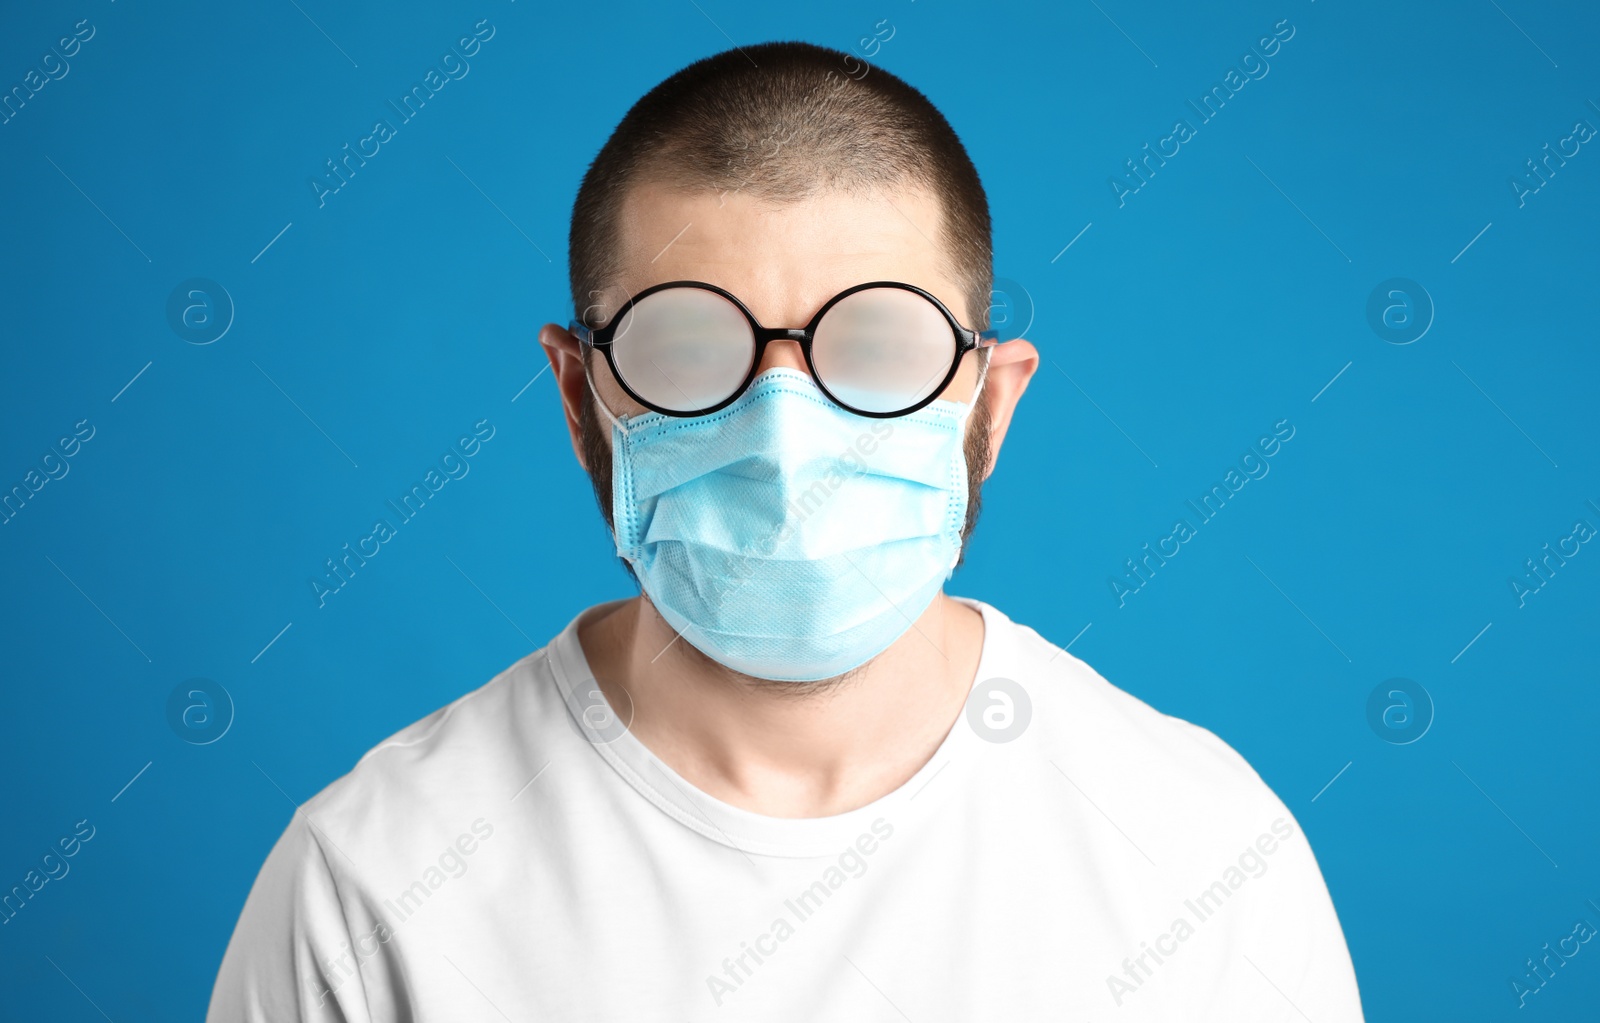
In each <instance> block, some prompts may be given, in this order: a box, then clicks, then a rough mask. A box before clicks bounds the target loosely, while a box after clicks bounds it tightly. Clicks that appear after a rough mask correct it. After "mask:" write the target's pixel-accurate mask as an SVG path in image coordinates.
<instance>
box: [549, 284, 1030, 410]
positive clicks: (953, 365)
mask: <svg viewBox="0 0 1600 1023" xmlns="http://www.w3.org/2000/svg"><path fill="white" fill-rule="evenodd" d="M668 288H699V289H701V290H704V291H710V292H714V293H715V294H718V295H721V296H722V297H723V298H725V299H727V300H728V301H729V302H731V303H733V306H734V308H736V309H738V310H739V311H740V312H741V313H743V314H744V318H745V319H746V320H747V321H749V323H750V331H751V334H752V335H753V336H754V338H755V354H754V356H753V357H752V358H751V360H750V371H749V372H748V373H746V374H745V378H744V380H743V381H742V382H741V383H740V384H739V386H738V387H736V388H735V389H734V391H733V393H732V394H731V395H729V396H728V397H727V398H724V399H723V400H722V401H720V402H718V403H717V404H715V405H711V406H708V407H706V408H702V409H693V410H690V411H683V410H679V409H669V408H663V407H662V406H660V405H657V404H655V403H654V402H652V401H649V400H647V399H645V398H644V397H643V396H642V395H640V394H638V393H637V392H635V391H634V389H633V388H632V387H630V386H629V385H628V382H627V380H626V379H624V378H623V375H622V371H621V370H619V369H618V368H617V360H616V356H615V354H613V351H612V342H613V341H614V340H615V335H616V329H617V325H618V324H620V323H621V322H622V319H623V317H624V316H625V315H626V314H627V312H628V310H629V309H631V308H633V307H634V306H635V305H636V304H638V303H639V302H640V301H642V300H643V299H645V298H648V297H649V296H651V295H653V294H655V293H656V292H658V291H665V290H666V289H668ZM869 288H899V289H900V290H902V291H910V292H913V293H915V294H917V295H920V296H922V297H923V298H924V299H926V300H927V301H928V302H930V303H932V304H933V307H934V308H935V309H937V310H939V313H940V314H941V315H942V316H943V317H944V318H945V322H946V323H948V324H949V325H950V331H951V333H952V334H953V335H954V337H955V342H956V345H955V353H954V355H952V356H951V359H950V369H949V371H948V372H946V373H945V375H944V379H943V380H942V381H940V382H939V385H938V386H937V387H935V388H934V389H933V390H932V391H930V392H928V396H927V397H925V398H923V399H922V400H921V401H919V402H917V403H916V404H915V405H910V406H908V407H906V408H903V409H900V410H898V411H894V412H868V411H866V410H865V409H858V408H856V407H854V406H853V405H851V404H850V403H849V402H846V401H841V400H840V399H839V397H838V395H836V394H834V393H833V392H832V391H830V390H828V385H827V384H825V383H823V381H822V377H821V376H819V375H818V374H817V367H816V365H815V364H814V363H813V362H812V361H811V344H812V340H813V338H814V337H815V336H816V330H817V327H818V326H819V325H820V324H821V323H822V318H823V317H824V316H826V315H828V310H830V309H832V308H833V307H834V306H835V305H837V304H838V303H839V302H841V301H843V300H844V299H846V298H849V297H850V296H851V295H854V294H855V293H856V292H858V291H866V290H867V289H869ZM567 330H568V331H569V332H570V333H572V335H573V336H575V337H576V338H577V339H578V340H579V341H580V342H581V343H583V344H585V345H588V346H590V347H591V348H597V349H599V350H600V351H602V352H604V353H605V357H606V364H607V365H608V366H610V367H611V375H612V376H613V377H615V378H616V381H617V383H619V384H621V385H622V389H623V390H624V391H626V392H627V393H628V397H630V398H632V399H633V400H634V401H636V402H638V403H639V404H641V405H643V406H644V407H645V408H648V409H650V410H651V411H653V412H659V413H661V414H662V415H665V416H674V417H677V418H681V419H687V418H691V417H693V416H706V415H710V414H711V413H713V412H719V411H721V410H722V409H725V408H727V407H728V406H729V405H732V404H733V403H734V402H736V401H738V400H739V398H740V396H741V395H743V394H744V392H745V391H747V390H749V388H750V384H751V382H752V381H753V380H755V378H756V377H757V376H758V375H759V374H758V371H759V370H760V368H761V358H762V356H763V355H764V354H765V353H766V350H767V345H768V343H770V342H772V341H796V342H799V344H800V352H801V354H802V355H804V356H805V360H806V368H807V369H808V370H810V372H811V379H812V380H813V381H814V382H815V383H816V385H817V388H818V390H820V391H822V393H823V394H825V395H827V397H828V400H829V401H831V402H833V403H834V404H835V405H838V406H839V407H840V408H842V409H845V410H846V411H848V412H853V413H855V414H856V415H858V416H866V417H867V418H869V419H896V418H899V417H900V416H908V415H910V414H911V413H913V412H916V411H917V410H918V409H921V408H923V407H925V406H927V405H929V404H931V403H932V402H933V401H934V400H935V399H937V398H938V397H939V395H940V394H941V393H943V391H944V389H945V388H946V387H949V386H950V381H952V380H954V379H955V376H956V373H957V371H959V370H960V368H961V359H962V357H963V356H965V355H966V354H967V353H968V352H971V351H975V350H977V349H980V348H991V347H993V346H994V345H997V344H999V343H1000V334H999V331H995V330H968V329H967V328H965V327H963V326H962V325H961V324H960V323H959V322H957V321H956V318H955V315H954V314H953V313H951V312H950V310H949V309H948V308H946V306H945V304H944V303H943V302H941V301H939V300H938V299H937V298H935V297H934V296H933V295H932V294H931V293H929V292H928V291H925V290H924V289H922V288H919V287H917V286H916V285H914V284H906V283H903V282H901V281H868V282H867V283H865V284H857V285H855V286H853V287H850V288H846V289H845V290H843V291H841V292H839V293H838V294H837V295H835V296H833V297H832V298H830V299H828V301H827V302H825V303H823V306H822V308H821V309H818V310H817V314H816V315H815V316H813V317H812V318H811V322H810V323H808V324H806V325H805V326H804V327H799V328H785V327H766V326H762V324H761V322H760V321H759V320H757V319H756V318H755V314H754V313H752V312H750V310H749V309H748V308H746V307H745V304H744V303H743V302H741V301H739V299H738V297H737V296H735V295H734V294H733V293H731V292H729V291H727V290H725V289H723V288H719V287H717V286H716V285H715V284H707V283H706V282H704V281H667V282H665V283H663V284H655V285H652V286H650V287H648V288H646V289H644V290H643V291H641V292H639V293H638V294H637V295H634V296H633V297H631V298H629V299H628V301H626V302H624V303H623V305H622V308H620V309H618V310H617V313H616V315H615V316H613V317H611V320H610V322H609V323H607V324H606V325H605V326H604V327H589V326H587V325H586V324H584V323H582V322H580V321H579V320H576V319H574V320H572V321H571V322H570V323H569V324H568V325H567Z"/></svg>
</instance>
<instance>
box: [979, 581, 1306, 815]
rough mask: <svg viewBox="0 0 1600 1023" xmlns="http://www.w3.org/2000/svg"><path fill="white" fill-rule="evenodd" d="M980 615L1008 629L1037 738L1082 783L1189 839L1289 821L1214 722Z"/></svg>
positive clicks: (1002, 620) (1011, 661) (1024, 630)
mask: <svg viewBox="0 0 1600 1023" xmlns="http://www.w3.org/2000/svg"><path fill="white" fill-rule="evenodd" d="M992 610H993V609H990V611H992ZM985 615H986V619H988V620H992V621H995V622H996V623H997V624H998V625H999V627H1000V628H1002V629H1004V630H1005V631H1006V632H1008V633H1009V640H1010V642H1009V650H1008V654H1009V656H1008V657H1007V658H1006V659H1005V661H1006V662H1007V663H1008V669H1009V670H1010V671H1012V672H1013V673H1014V677H1015V679H1016V681H1017V682H1019V683H1020V684H1021V685H1022V687H1023V688H1024V690H1025V691H1026V692H1027V693H1028V697H1029V699H1030V701H1031V702H1032V705H1033V706H1032V708H1031V710H1032V714H1033V721H1032V727H1033V728H1035V729H1036V730H1037V732H1038V734H1037V735H1036V736H1035V737H1034V745H1035V747H1036V748H1037V749H1039V750H1040V751H1041V752H1043V753H1044V754H1045V755H1046V756H1047V757H1048V758H1049V759H1050V760H1051V761H1052V762H1053V764H1054V765H1055V767H1056V769H1057V770H1060V771H1061V772H1063V773H1066V774H1068V775H1069V777H1070V778H1071V779H1072V780H1073V781H1074V782H1075V783H1076V784H1078V785H1080V786H1081V787H1082V788H1083V789H1084V790H1085V792H1086V793H1089V794H1093V792H1094V791H1097V792H1098V793H1100V794H1102V795H1103V797H1104V800H1103V803H1113V804H1116V805H1118V806H1120V807H1122V808H1123V811H1124V813H1125V814H1127V815H1129V816H1130V817H1136V818H1139V819H1142V820H1146V821H1148V822H1149V824H1150V827H1151V829H1152V832H1154V833H1161V834H1165V835H1170V836H1172V837H1173V838H1174V839H1180V840H1181V841H1186V842H1200V843H1204V842H1205V841H1207V840H1208V839H1210V838H1216V839H1217V840H1218V841H1219V842H1224V843H1231V842H1233V841H1234V840H1235V838H1238V839H1239V840H1241V841H1245V840H1248V839H1249V838H1251V837H1253V836H1254V835H1255V834H1257V833H1258V832H1261V831H1266V830H1268V829H1270V828H1271V826H1272V824H1273V822H1274V821H1275V820H1277V819H1279V818H1283V819H1284V820H1285V821H1286V822H1287V823H1288V824H1290V825H1292V823H1293V818H1292V817H1291V816H1289V811H1288V809H1287V808H1286V807H1285V806H1284V804H1283V802H1282V801H1281V800H1280V799H1279V798H1278V796H1277V794H1276V793H1274V792H1273V791H1272V789H1271V788H1270V787H1269V786H1268V785H1267V783H1266V782H1265V781H1264V780H1262V778H1261V776H1260V775H1259V774H1258V773H1257V772H1256V770H1255V768H1253V767H1252V766H1251V765H1250V764H1249V763H1248V762H1247V761H1246V760H1245V758H1244V757H1243V756H1241V755H1240V754H1239V752H1238V751H1237V750H1235V749H1234V748H1233V747H1232V746H1230V745H1229V744H1228V743H1227V742H1225V741H1223V740H1222V739H1221V738H1219V737H1218V736H1217V735H1216V734H1215V733H1213V732H1212V731H1211V730H1209V729H1207V728H1205V727H1202V726H1201V725H1197V724H1194V723H1192V722H1189V721H1185V720H1183V719H1181V718H1178V717H1174V716H1172V715H1170V714H1165V713H1162V712H1161V711H1159V710H1157V709H1156V708H1154V707H1152V706H1150V705H1149V704H1148V703H1146V702H1145V701H1143V700H1141V699H1139V698H1138V697H1137V696H1134V695H1133V694H1132V693H1129V692H1127V691H1126V690H1124V689H1122V688H1120V687H1118V686H1116V685H1114V684H1113V683H1112V682H1110V681H1108V680H1107V679H1106V678H1105V677H1104V676H1102V675H1101V674H1100V673H1099V672H1098V671H1096V670H1095V669H1094V668H1093V667H1091V666H1090V665H1089V664H1088V663H1087V662H1086V661H1084V660H1082V659H1081V658H1079V657H1077V656H1075V655H1073V654H1072V653H1071V652H1069V651H1067V650H1065V649H1063V648H1062V647H1060V646H1057V645H1056V644H1054V643H1052V642H1050V641H1049V640H1046V639H1045V638H1044V637H1042V636H1040V635H1039V633H1038V632H1036V631H1035V630H1033V629H1032V628H1029V627H1028V626H1026V625H1022V624H1020V623H1017V622H1013V621H1011V620H1010V619H1009V618H1006V617H1005V616H1004V615H1000V614H999V613H998V612H994V613H993V616H992V617H991V616H990V613H989V612H985ZM1091 784H1092V785H1093V786H1094V789H1093V790H1091V789H1090V785H1091ZM1096 798H1099V797H1098V796H1097V797H1096ZM1105 808H1106V809H1107V811H1108V812H1112V811H1111V810H1110V808H1109V807H1105ZM1281 827H1282V825H1280V828H1281Z"/></svg>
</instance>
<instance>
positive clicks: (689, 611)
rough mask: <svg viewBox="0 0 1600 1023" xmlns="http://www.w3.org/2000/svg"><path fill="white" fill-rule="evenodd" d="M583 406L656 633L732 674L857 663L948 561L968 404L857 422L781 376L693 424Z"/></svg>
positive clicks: (960, 500) (814, 672)
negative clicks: (676, 638) (656, 617)
mask: <svg viewBox="0 0 1600 1023" xmlns="http://www.w3.org/2000/svg"><path fill="white" fill-rule="evenodd" d="M591 386H592V385H591ZM980 387H981V381H980ZM595 400H596V402H597V403H598V404H599V406H600V408H601V410H602V411H603V412H604V414H605V415H606V417H607V418H608V419H610V420H611V423H612V432H611V444H612V479H611V494H612V499H611V500H612V516H613V521H614V524H615V527H616V541H617V553H618V554H619V555H620V556H622V557H623V558H626V559H627V560H628V562H629V564H631V565H632V566H633V569H634V572H635V573H637V575H638V576H639V580H640V583H641V584H642V585H643V587H644V591H645V593H646V594H647V595H648V596H649V598H650V601H651V603H653V604H654V605H655V606H656V608H657V609H658V610H659V611H660V612H661V616H662V617H663V618H665V619H666V621H667V623H668V624H670V625H671V626H672V627H673V628H674V629H676V630H678V632H680V633H681V634H682V635H683V638H684V639H685V640H687V641H688V642H689V643H692V644H693V645H694V646H695V647H696V648H698V649H699V650H701V651H703V652H704V653H705V654H707V655H708V656H709V657H711V658H713V659H714V660H716V661H718V662H719V663H721V664H725V665H727V666H728V667H730V668H733V669H734V670H736V671H740V672H743V673H744V674H747V675H753V676H755V677H757V678H765V679H779V680H785V681H794V682H801V681H815V680H818V679H825V678H832V677H833V676H835V675H839V674H842V673H844V672H846V671H849V670H850V669H852V668H856V667H859V666H860V665H862V664H865V663H866V662H867V661H869V660H871V659H872V658H873V657H876V656H877V655H878V654H880V653H882V652H883V651H884V650H885V649H886V648H888V646H889V645H890V644H892V643H893V642H894V641H895V640H896V639H898V638H899V637H900V636H901V635H902V634H903V633H905V631H906V630H907V629H909V628H910V627H911V623H912V622H914V621H915V620H916V619H917V617H918V616H919V615H921V614H922V613H923V611H925V610H926V609H927V608H928V606H929V605H930V604H931V603H932V602H933V599H934V597H935V596H937V595H938V593H939V590H940V588H941V587H942V586H943V585H944V581H945V580H946V579H947V578H949V576H950V573H951V571H952V570H954V568H955V565H956V561H957V560H958V559H959V557H960V554H961V529H962V526H963V524H964V523H965V521H966V514H967V466H966V459H965V456H964V454H963V450H962V432H963V427H964V425H965V423H966V419H967V416H968V415H969V414H970V412H971V405H969V404H967V403H964V402H957V401H944V400H939V401H935V402H933V403H932V404H930V405H927V406H925V407H924V408H922V409H919V410H918V411H916V412H914V413H912V414H911V415H908V416H899V417H897V418H893V419H871V418H867V417H864V416H858V415H855V414H853V413H851V412H847V411H845V410H844V409H842V408H840V407H839V406H837V405H835V404H833V402H831V401H829V400H828V399H827V398H826V397H825V396H824V395H823V394H822V392H821V391H820V390H818V389H817V386H816V384H815V383H814V382H813V381H812V380H811V377H810V376H809V375H808V374H806V373H803V372H800V371H798V370H792V369H787V368H777V369H772V370H768V371H767V372H765V373H762V374H761V375H760V376H758V377H757V378H756V379H755V380H754V381H753V382H752V383H751V385H750V388H749V390H747V391H746V392H745V393H744V394H743V395H741V396H740V397H739V399H738V400H737V401H736V402H734V403H733V404H732V405H729V406H728V407H727V408H725V409H722V410H721V411H719V412H715V413H712V414H711V415H706V416H696V417H692V418H682V417H674V416H665V415H662V414H660V413H658V412H647V413H645V414H643V415H639V416H633V417H629V418H625V419H623V420H618V419H617V418H615V417H614V416H612V415H611V413H610V412H609V411H608V410H606V408H605V403H604V402H601V401H600V400H599V398H598V396H597V397H596V399H595Z"/></svg>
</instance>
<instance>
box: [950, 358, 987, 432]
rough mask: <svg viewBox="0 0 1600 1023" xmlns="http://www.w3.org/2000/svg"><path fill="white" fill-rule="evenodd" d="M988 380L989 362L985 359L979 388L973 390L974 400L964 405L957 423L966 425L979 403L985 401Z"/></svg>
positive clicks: (980, 369) (979, 373) (980, 372)
mask: <svg viewBox="0 0 1600 1023" xmlns="http://www.w3.org/2000/svg"><path fill="white" fill-rule="evenodd" d="M986 350H987V349H980V351H986ZM988 380H989V360H988V359H984V360H983V365H981V366H979V367H978V383H977V386H975V387H973V389H972V400H971V401H969V402H963V404H964V405H966V408H964V409H962V410H961V415H960V416H959V417H958V418H957V422H959V423H960V424H961V425H963V426H965V425H966V422H967V419H968V418H969V417H970V416H971V415H972V410H973V409H975V408H977V407H978V402H980V401H982V400H983V385H984V384H985V383H987V382H988Z"/></svg>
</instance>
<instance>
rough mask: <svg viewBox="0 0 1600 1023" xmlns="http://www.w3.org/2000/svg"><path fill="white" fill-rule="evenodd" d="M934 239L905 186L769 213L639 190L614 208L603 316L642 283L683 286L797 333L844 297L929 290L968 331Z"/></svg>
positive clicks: (828, 195) (766, 205) (929, 211)
mask: <svg viewBox="0 0 1600 1023" xmlns="http://www.w3.org/2000/svg"><path fill="white" fill-rule="evenodd" d="M943 235H944V230H943V223H942V216H941V213H940V207H939V203H938V200H937V199H936V198H935V197H934V196H933V195H932V193H930V192H928V191H927V190H926V189H924V188H921V187H917V186H912V185H906V186H902V187H898V188H895V189H893V190H890V189H885V188H878V189H874V190H870V191H867V190H863V191H839V190H828V191H822V192H819V193H817V194H815V195H813V196H811V197H809V198H806V199H800V200H796V201H793V202H786V203H782V204H777V203H771V202H767V201H764V200H761V199H757V198H755V197H754V196H752V195H750V194H748V193H745V192H738V191H726V192H724V191H710V190H697V191H690V190H684V189H681V188H676V187H673V186H670V185H666V184H660V183H655V182H644V183H640V184H638V185H636V186H635V187H633V188H631V189H629V190H628V193H627V195H626V196H625V197H624V200H623V210H622V217H621V231H620V238H619V241H620V243H621V245H620V248H621V251H620V253H619V255H620V257H621V270H622V273H621V280H620V281H619V282H618V284H617V285H616V286H615V287H613V288H612V289H610V290H608V291H607V292H606V294H605V295H604V296H603V298H604V302H605V313H606V314H607V315H608V316H609V314H610V313H611V312H613V311H614V310H616V309H617V308H618V307H619V306H620V305H621V304H622V302H623V301H625V300H626V299H627V297H628V295H630V294H633V293H636V292H638V291H641V290H643V289H644V288H647V287H649V286H651V285H652V284H660V283H662V282H664V281H679V280H692V281H704V282H706V283H708V284H715V285H717V286H718V287H721V288H725V289H727V290H728V291H730V292H732V293H733V294H734V295H736V296H738V298H739V300H740V301H742V302H744V304H745V305H746V306H748V307H749V308H750V311H751V312H752V313H754V314H755V316H756V319H758V320H760V321H761V322H762V323H763V324H766V325H767V326H772V327H798V326H802V325H804V324H805V323H806V322H808V321H809V320H810V319H811V317H812V316H813V315H814V314H815V313H816V311H817V310H818V309H820V308H821V307H822V305H823V304H824V303H825V302H827V300H828V299H830V298H832V297H833V296H834V295H836V294H838V293H839V292H841V291H843V290H844V289H846V288H849V287H851V286H853V285H856V284H861V283H864V282H866V281H882V280H887V281H901V282H904V283H906V284H915V285H917V286H918V287H921V288H924V289H926V290H928V291H930V292H932V293H933V294H934V295H935V296H937V297H938V299H939V300H940V301H941V302H943V303H944V304H945V305H946V306H947V307H949V309H950V311H951V312H952V313H954V314H955V316H956V318H957V319H959V320H960V321H961V322H962V323H970V322H971V321H970V319H969V318H968V316H967V309H966V303H965V301H964V299H963V296H962V293H961V290H960V288H959V287H958V285H957V284H956V282H955V281H954V280H952V279H951V278H950V276H949V269H948V267H946V266H945V258H944V255H943V254H944V252H945V249H944V248H943V245H944V241H943Z"/></svg>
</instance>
